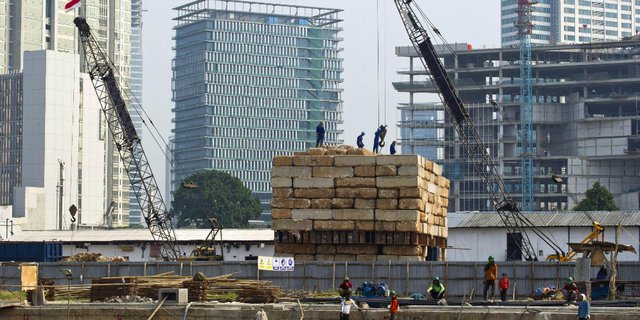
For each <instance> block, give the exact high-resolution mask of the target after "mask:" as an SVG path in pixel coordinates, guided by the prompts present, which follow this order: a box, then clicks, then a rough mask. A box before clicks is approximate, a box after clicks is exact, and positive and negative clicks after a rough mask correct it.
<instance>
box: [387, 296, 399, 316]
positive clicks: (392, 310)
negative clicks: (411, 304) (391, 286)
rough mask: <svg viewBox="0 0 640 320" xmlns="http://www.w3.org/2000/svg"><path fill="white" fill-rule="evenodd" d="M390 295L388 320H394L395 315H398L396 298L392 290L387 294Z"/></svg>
mask: <svg viewBox="0 0 640 320" xmlns="http://www.w3.org/2000/svg"><path fill="white" fill-rule="evenodd" d="M389 294H390V295H391V304H390V305H389V320H396V315H397V314H398V309H400V307H399V305H398V296H397V295H396V292H395V291H394V290H391V292H390V293H389Z"/></svg>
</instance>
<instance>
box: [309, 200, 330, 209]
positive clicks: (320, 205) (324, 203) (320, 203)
mask: <svg viewBox="0 0 640 320" xmlns="http://www.w3.org/2000/svg"><path fill="white" fill-rule="evenodd" d="M311 209H331V199H311Z"/></svg>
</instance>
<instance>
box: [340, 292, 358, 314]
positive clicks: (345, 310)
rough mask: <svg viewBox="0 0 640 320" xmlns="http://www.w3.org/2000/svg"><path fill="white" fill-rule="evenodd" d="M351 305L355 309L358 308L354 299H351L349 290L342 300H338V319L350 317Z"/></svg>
mask: <svg viewBox="0 0 640 320" xmlns="http://www.w3.org/2000/svg"><path fill="white" fill-rule="evenodd" d="M351 307H354V308H356V310H358V305H357V304H356V302H355V301H353V299H351V290H349V293H347V295H346V296H344V298H342V301H341V302H340V320H349V319H351V315H350V312H351Z"/></svg>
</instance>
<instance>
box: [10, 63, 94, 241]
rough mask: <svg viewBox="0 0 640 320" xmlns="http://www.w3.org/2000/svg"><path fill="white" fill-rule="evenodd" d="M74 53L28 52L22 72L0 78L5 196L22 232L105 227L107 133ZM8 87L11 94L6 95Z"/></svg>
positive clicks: (87, 77)
mask: <svg viewBox="0 0 640 320" xmlns="http://www.w3.org/2000/svg"><path fill="white" fill-rule="evenodd" d="M78 61H79V57H78V56H77V55H76V54H74V53H67V52H59V51H51V50H40V51H28V52H25V53H24V55H23V58H22V59H21V63H22V67H23V70H24V71H23V72H12V73H9V74H4V75H0V88H2V89H3V90H1V91H0V110H1V113H0V128H1V129H0V147H1V148H2V154H3V155H4V156H3V157H2V159H1V160H0V172H2V180H1V181H0V199H1V201H2V203H3V204H12V205H13V216H14V217H15V218H24V219H23V220H24V221H22V222H21V224H22V225H21V227H22V229H23V230H51V229H69V228H70V225H71V222H72V221H71V216H70V215H69V212H68V211H67V209H68V208H69V207H70V206H71V205H75V206H76V207H77V208H78V213H77V216H76V219H77V221H76V223H77V224H86V225H92V226H97V225H100V224H102V218H103V213H104V208H105V206H104V185H105V175H104V167H105V165H104V158H105V146H104V144H105V133H106V132H105V131H104V130H101V129H100V128H101V125H100V121H101V119H102V116H101V110H100V104H99V102H98V98H97V96H96V95H95V93H94V91H93V86H92V84H91V80H90V79H89V76H88V75H86V74H81V73H80V70H79V68H78ZM5 89H6V91H5Z"/></svg>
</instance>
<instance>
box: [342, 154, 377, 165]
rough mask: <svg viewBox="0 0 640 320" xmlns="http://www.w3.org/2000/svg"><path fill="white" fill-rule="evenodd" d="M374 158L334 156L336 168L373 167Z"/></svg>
mask: <svg viewBox="0 0 640 320" xmlns="http://www.w3.org/2000/svg"><path fill="white" fill-rule="evenodd" d="M375 164H376V157H370V156H335V166H336V167H355V166H374V165H375Z"/></svg>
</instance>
